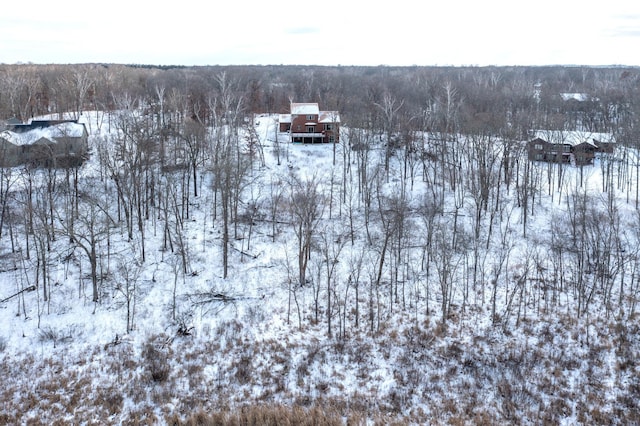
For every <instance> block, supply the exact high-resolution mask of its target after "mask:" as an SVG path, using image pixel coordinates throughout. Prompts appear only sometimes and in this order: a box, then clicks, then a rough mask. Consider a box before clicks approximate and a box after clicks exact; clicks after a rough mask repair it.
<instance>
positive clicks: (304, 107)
mask: <svg viewBox="0 0 640 426" xmlns="http://www.w3.org/2000/svg"><path fill="white" fill-rule="evenodd" d="M291 114H294V115H312V114H313V115H318V114H320V109H319V108H318V104H317V103H291Z"/></svg>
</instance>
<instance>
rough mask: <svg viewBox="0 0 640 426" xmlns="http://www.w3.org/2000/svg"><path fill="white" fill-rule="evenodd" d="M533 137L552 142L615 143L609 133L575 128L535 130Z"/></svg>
mask: <svg viewBox="0 0 640 426" xmlns="http://www.w3.org/2000/svg"><path fill="white" fill-rule="evenodd" d="M534 138H540V139H542V140H544V141H547V142H549V143H553V144H563V145H571V146H575V145H579V144H581V143H585V142H586V143H588V144H591V145H594V146H595V145H596V144H597V143H615V138H614V137H613V135H612V134H611V133H597V132H581V131H577V130H536V131H535V132H534Z"/></svg>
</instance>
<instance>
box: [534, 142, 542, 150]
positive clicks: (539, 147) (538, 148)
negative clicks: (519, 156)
mask: <svg viewBox="0 0 640 426" xmlns="http://www.w3.org/2000/svg"><path fill="white" fill-rule="evenodd" d="M534 148H535V149H536V150H538V151H542V144H541V143H537V144H536V145H535V146H534Z"/></svg>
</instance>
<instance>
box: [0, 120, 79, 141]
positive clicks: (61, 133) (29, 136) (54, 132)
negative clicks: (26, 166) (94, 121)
mask: <svg viewBox="0 0 640 426" xmlns="http://www.w3.org/2000/svg"><path fill="white" fill-rule="evenodd" d="M84 132H85V127H84V125H83V124H78V123H72V122H67V123H60V124H54V125H52V126H49V127H36V128H34V129H31V130H28V131H23V132H14V131H10V130H5V131H4V132H2V134H1V137H2V138H3V139H5V140H7V141H8V142H11V143H12V144H14V145H32V144H34V143H36V142H38V141H40V140H42V139H45V140H47V141H49V142H51V143H56V139H57V138H64V137H72V138H79V137H82V136H83V135H84Z"/></svg>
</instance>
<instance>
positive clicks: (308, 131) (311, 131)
mask: <svg viewBox="0 0 640 426" xmlns="http://www.w3.org/2000/svg"><path fill="white" fill-rule="evenodd" d="M315 131H316V128H315V126H307V133H313V132H315Z"/></svg>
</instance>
